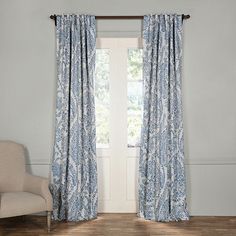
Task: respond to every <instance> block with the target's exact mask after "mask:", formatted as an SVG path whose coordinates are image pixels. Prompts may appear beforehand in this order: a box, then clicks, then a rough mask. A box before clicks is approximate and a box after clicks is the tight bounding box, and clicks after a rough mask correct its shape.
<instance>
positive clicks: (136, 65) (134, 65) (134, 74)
mask: <svg viewBox="0 0 236 236" xmlns="http://www.w3.org/2000/svg"><path fill="white" fill-rule="evenodd" d="M142 67H143V51H142V49H139V48H130V49H128V71H127V72H128V80H142V79H143V73H142V72H143V70H142Z"/></svg>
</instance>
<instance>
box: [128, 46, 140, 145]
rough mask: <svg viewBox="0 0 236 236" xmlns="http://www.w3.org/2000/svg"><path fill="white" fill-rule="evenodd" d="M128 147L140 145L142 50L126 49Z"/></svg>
mask: <svg viewBox="0 0 236 236" xmlns="http://www.w3.org/2000/svg"><path fill="white" fill-rule="evenodd" d="M127 71H128V78H127V79H128V88H127V91H128V94H127V97H128V106H127V119H128V120H127V121H128V127H127V128H128V147H137V146H139V145H140V135H141V124H142V102H143V82H142V79H143V78H142V49H137V48H135V49H128V67H127Z"/></svg>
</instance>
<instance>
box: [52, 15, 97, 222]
mask: <svg viewBox="0 0 236 236" xmlns="http://www.w3.org/2000/svg"><path fill="white" fill-rule="evenodd" d="M56 39H57V74H58V81H57V99H56V125H55V130H56V134H55V144H54V156H53V161H52V192H53V218H54V219H55V220H68V221H80V220H88V219H92V218H96V216H97V164H96V141H95V133H96V132H95V107H94V69H95V53H96V28H95V17H94V16H89V15H62V16H61V15H58V16H57V17H56Z"/></svg>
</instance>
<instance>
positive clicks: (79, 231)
mask: <svg viewBox="0 0 236 236" xmlns="http://www.w3.org/2000/svg"><path fill="white" fill-rule="evenodd" d="M0 235H1V236H5V235H6V236H9V235H14V236H21V235H24V236H29V235H34V236H37V235H78V236H83V235H93V236H97V235H106V236H116V235H118V236H130V235H132V236H134V235H135V236H147V235H148V236H149V235H150V236H151V235H153V236H154V235H181V236H185V235H199V236H219V235H220V236H228V235H232V236H233V235H234V236H236V217H191V219H190V221H185V222H171V223H158V222H152V221H146V220H143V219H140V218H138V217H136V215H135V214H99V216H98V218H97V219H96V220H93V221H89V222H80V223H66V222H52V230H51V232H50V233H47V229H46V217H43V216H25V217H15V218H7V219H0Z"/></svg>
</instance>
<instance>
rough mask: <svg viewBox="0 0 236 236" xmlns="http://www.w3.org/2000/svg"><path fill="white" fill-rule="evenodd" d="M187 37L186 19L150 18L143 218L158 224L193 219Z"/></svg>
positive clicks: (146, 48) (141, 172)
mask: <svg viewBox="0 0 236 236" xmlns="http://www.w3.org/2000/svg"><path fill="white" fill-rule="evenodd" d="M182 33H183V25H182V16H181V15H147V16H145V17H144V21H143V39H144V62H143V63H144V67H143V70H144V72H143V73H144V107H143V127H142V135H141V151H140V159H139V216H140V217H143V218H145V219H149V220H154V221H177V220H187V219H188V218H189V216H188V211H187V209H186V187H185V170H184V133H183V118H182V117H183V114H182V102H181V66H182V65H181V64H182Z"/></svg>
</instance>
